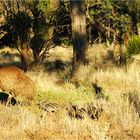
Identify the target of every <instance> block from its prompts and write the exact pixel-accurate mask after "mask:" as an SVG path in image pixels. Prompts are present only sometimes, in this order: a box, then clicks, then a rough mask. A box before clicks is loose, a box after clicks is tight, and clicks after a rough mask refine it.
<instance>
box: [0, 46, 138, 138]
mask: <svg viewBox="0 0 140 140" xmlns="http://www.w3.org/2000/svg"><path fill="white" fill-rule="evenodd" d="M89 51H90V55H89V65H88V66H84V67H81V68H80V71H79V72H78V73H77V77H75V78H74V79H73V80H72V81H70V80H69V74H70V69H71V67H70V65H69V64H70V60H71V58H72V50H71V48H55V49H53V50H51V51H50V53H51V54H52V56H51V57H50V58H48V61H50V62H53V61H55V60H56V59H59V60H61V61H63V62H64V63H65V67H66V68H65V70H63V71H62V70H61V71H58V70H54V71H47V70H45V65H43V66H42V65H41V66H40V65H39V66H38V68H37V69H34V71H32V70H31V71H29V72H28V73H27V75H29V76H30V77H31V78H32V79H33V80H34V81H35V82H36V83H37V87H38V95H37V96H36V97H35V105H33V106H21V105H17V106H14V107H5V106H4V105H0V140H74V139H75V140H139V139H140V101H139V99H140V88H139V86H140V64H139V63H135V62H133V63H131V64H128V65H127V66H125V67H118V66H115V65H114V64H113V63H112V62H111V61H110V60H108V61H107V62H104V60H105V57H106V55H107V51H106V48H103V47H100V46H99V47H93V48H90V50H89ZM95 52H96V53H95ZM92 83H96V84H97V85H98V86H100V87H101V88H102V94H103V96H102V97H99V98H97V97H96V94H95V89H94V88H93V86H92ZM45 101H46V102H51V103H57V104H58V105H59V106H61V109H60V110H58V111H57V112H55V113H48V112H46V111H43V110H41V109H39V108H38V106H37V105H36V104H37V103H38V102H45ZM69 103H71V104H74V105H78V106H82V107H83V106H85V105H86V104H88V103H93V104H94V105H95V106H100V107H102V108H103V113H102V115H101V116H100V117H99V119H98V120H92V119H90V118H89V117H85V118H84V119H82V120H79V119H71V118H70V117H69V116H68V114H67V112H66V110H65V107H66V106H68V105H69Z"/></svg>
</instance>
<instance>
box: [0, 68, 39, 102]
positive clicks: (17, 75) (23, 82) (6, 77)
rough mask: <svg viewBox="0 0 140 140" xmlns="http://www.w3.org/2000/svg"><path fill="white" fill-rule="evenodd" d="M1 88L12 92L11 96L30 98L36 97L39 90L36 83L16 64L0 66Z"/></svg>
mask: <svg viewBox="0 0 140 140" xmlns="http://www.w3.org/2000/svg"><path fill="white" fill-rule="evenodd" d="M0 89H1V91H7V92H8V93H10V94H11V95H12V96H10V94H9V97H10V98H13V97H17V96H20V97H22V96H23V97H25V98H26V99H29V100H32V99H33V98H34V96H35V95H36V91H37V88H36V86H35V83H34V82H33V81H32V80H31V79H30V78H29V77H28V76H27V75H26V74H25V73H24V72H23V71H22V70H21V69H19V68H17V67H15V66H7V67H3V68H0ZM0 96H1V94H0Z"/></svg>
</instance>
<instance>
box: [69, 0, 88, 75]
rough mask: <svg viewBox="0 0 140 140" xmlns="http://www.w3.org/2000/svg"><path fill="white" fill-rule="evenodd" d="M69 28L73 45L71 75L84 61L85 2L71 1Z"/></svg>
mask: <svg viewBox="0 0 140 140" xmlns="http://www.w3.org/2000/svg"><path fill="white" fill-rule="evenodd" d="M70 4H71V26H72V43H73V65H72V67H73V74H74V73H75V72H76V71H77V70H78V68H79V66H80V65H84V64H85V61H86V50H87V34H86V7H85V1H84V0H79V1H71V3H70Z"/></svg>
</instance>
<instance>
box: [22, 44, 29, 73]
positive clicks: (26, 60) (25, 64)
mask: <svg viewBox="0 0 140 140" xmlns="http://www.w3.org/2000/svg"><path fill="white" fill-rule="evenodd" d="M29 60H30V55H29V49H28V47H27V46H26V44H23V45H22V47H21V66H22V69H23V70H24V71H25V72H26V71H27V67H28V65H29Z"/></svg>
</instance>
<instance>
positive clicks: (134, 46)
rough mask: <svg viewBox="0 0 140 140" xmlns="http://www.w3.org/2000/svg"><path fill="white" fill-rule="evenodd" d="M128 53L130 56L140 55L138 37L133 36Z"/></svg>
mask: <svg viewBox="0 0 140 140" xmlns="http://www.w3.org/2000/svg"><path fill="white" fill-rule="evenodd" d="M127 51H128V54H129V55H130V56H131V55H133V54H139V53H140V37H139V36H138V35H134V36H132V38H131V39H130V41H129V42H128V47H127Z"/></svg>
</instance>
